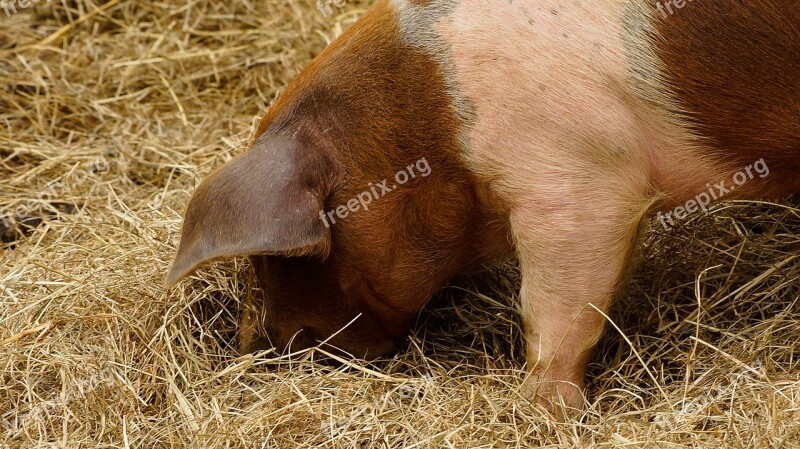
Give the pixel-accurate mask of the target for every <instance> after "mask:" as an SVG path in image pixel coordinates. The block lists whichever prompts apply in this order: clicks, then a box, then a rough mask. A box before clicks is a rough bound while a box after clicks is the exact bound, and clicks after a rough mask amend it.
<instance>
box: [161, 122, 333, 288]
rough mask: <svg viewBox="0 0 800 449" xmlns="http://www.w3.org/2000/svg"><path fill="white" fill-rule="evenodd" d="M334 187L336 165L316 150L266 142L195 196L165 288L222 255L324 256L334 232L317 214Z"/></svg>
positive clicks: (207, 182) (224, 168)
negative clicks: (334, 167) (330, 231)
mask: <svg viewBox="0 0 800 449" xmlns="http://www.w3.org/2000/svg"><path fill="white" fill-rule="evenodd" d="M332 184H333V163H332V161H331V160H330V159H329V158H328V157H326V156H325V155H324V154H322V153H321V152H320V151H319V150H317V149H316V148H308V147H307V146H305V145H303V144H302V143H300V142H298V141H296V140H294V139H288V138H282V137H267V136H262V137H261V138H260V139H259V140H258V141H257V142H256V144H255V146H254V147H253V149H252V150H250V151H248V152H247V153H245V154H242V155H241V156H238V157H237V158H235V159H233V160H232V161H230V162H228V163H227V164H225V165H223V166H222V167H220V168H219V169H217V170H216V171H214V172H213V173H212V174H211V175H209V176H208V178H206V179H205V180H204V181H203V182H202V183H201V184H200V186H199V187H198V188H197V190H196V191H195V192H194V194H193V195H192V198H191V200H190V201H189V206H188V207H187V209H186V214H185V216H184V220H183V231H182V235H181V242H180V245H179V247H178V254H177V256H176V257H175V261H174V262H173V264H172V269H171V270H170V271H169V274H168V275H167V286H168V287H172V286H173V285H175V284H176V283H177V282H178V281H180V280H181V279H182V278H184V277H185V276H187V275H189V274H190V273H191V272H192V271H194V270H195V269H197V268H198V267H199V266H200V265H202V264H203V263H205V262H208V261H211V260H213V259H218V258H222V257H232V256H240V255H251V254H276V255H277V254H285V255H306V254H320V255H326V254H327V251H328V248H329V247H330V233H329V232H328V230H327V227H326V226H325V225H324V224H323V223H322V220H321V219H320V211H321V210H323V207H324V202H325V198H326V197H327V196H328V194H329V193H330V191H331V188H332Z"/></svg>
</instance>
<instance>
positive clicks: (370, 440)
mask: <svg viewBox="0 0 800 449" xmlns="http://www.w3.org/2000/svg"><path fill="white" fill-rule="evenodd" d="M365 6H366V5H365V4H364V3H363V2H356V1H353V2H349V3H348V4H347V5H346V7H345V8H344V9H342V10H338V9H337V11H336V14H335V15H332V16H330V17H328V18H325V17H323V16H322V15H321V14H320V13H318V11H316V10H315V5H314V4H313V3H312V2H311V1H293V2H289V1H281V0H262V1H246V0H243V1H237V2H214V1H208V0H195V1H191V2H180V1H173V0H167V1H160V2H134V1H131V0H111V1H109V2H107V3H99V1H92V0H80V1H75V0H61V1H59V0H52V1H49V2H45V1H40V2H38V3H37V4H36V5H35V6H33V7H30V8H28V9H25V10H23V11H20V12H19V13H18V14H16V15H13V16H11V17H6V16H5V15H4V13H3V12H2V10H0V53H1V55H0V210H2V211H4V212H3V213H8V211H14V210H17V208H19V207H20V206H24V207H27V208H29V209H30V210H31V211H35V217H37V218H36V219H37V220H39V221H40V222H31V223H29V224H30V225H31V226H29V227H28V229H22V228H20V229H17V230H15V231H14V232H15V234H14V238H13V239H4V241H5V243H4V245H5V246H4V247H3V250H2V253H0V369H1V370H2V372H1V373H0V424H2V429H0V447H2V448H6V447H8V448H17V447H51V446H52V447H115V448H116V447H154V448H161V447H163V448H168V447H169V448H174V447H226V448H227V447H230V448H233V447H242V448H257V447H258V448H261V447H271V448H285V447H337V448H338V447H341V448H345V447H358V448H367V447H369V448H372V447H376V448H377V447H386V448H401V447H433V448H447V447H452V448H466V447H486V448H489V447H536V446H546V447H725V448H728V447H732V448H736V447H757V448H761V447H776V448H777V447H783V448H790V447H799V446H800V380H799V379H800V365H798V352H799V351H798V349H800V347H798V340H800V326H798V323H800V308H799V306H798V304H797V302H798V299H799V298H800V292H798V290H800V289H799V288H798V287H799V286H800V262H798V256H797V255H798V249H799V248H800V241H799V240H800V239H799V238H798V230H800V210H798V209H797V208H795V207H793V206H792V204H798V202H797V201H794V202H792V201H789V202H787V203H784V204H783V205H776V204H767V203H728V204H725V205H722V206H720V207H718V208H716V209H715V210H714V211H713V213H712V214H710V215H707V216H695V217H692V218H691V220H690V221H688V222H686V223H684V224H682V225H681V226H680V227H679V228H677V229H674V230H672V231H669V232H666V231H664V230H663V229H659V228H655V230H654V231H653V232H652V233H651V234H650V236H649V237H648V242H647V249H646V251H645V255H644V259H645V260H644V262H643V265H642V266H641V268H640V269H639V270H638V271H637V272H636V273H635V276H634V282H633V283H632V285H631V287H630V288H629V289H628V292H627V294H626V295H625V297H624V298H623V300H622V301H621V303H620V305H619V307H618V308H617V310H616V311H615V313H613V314H612V319H613V320H614V323H615V326H612V327H610V328H609V332H608V334H607V336H606V338H604V339H603V341H602V343H601V345H600V350H599V352H598V355H597V356H596V357H595V359H594V361H593V363H592V365H591V367H590V370H591V373H590V384H589V392H590V394H591V396H590V401H591V403H590V404H588V405H587V410H586V412H585V415H584V416H582V417H581V419H580V420H579V421H568V422H559V421H557V420H554V419H553V418H550V417H548V416H546V415H545V414H544V413H543V412H542V411H541V410H540V409H538V408H536V407H533V406H531V405H529V404H528V403H527V402H526V401H524V400H523V399H522V398H520V397H519V396H518V394H517V387H518V385H519V383H520V378H521V371H520V368H521V367H522V365H523V362H524V359H523V356H522V345H521V342H520V335H519V326H518V317H517V315H516V313H515V309H514V306H513V304H514V298H513V297H512V296H513V295H512V292H513V291H514V288H515V286H516V285H517V278H516V274H515V271H514V268H513V267H501V268H496V269H493V270H490V271H489V272H488V273H486V274H482V275H479V276H474V277H470V278H467V279H463V280H460V281H459V282H458V283H457V284H456V285H457V286H456V287H453V288H451V289H448V290H445V291H443V292H442V293H441V294H440V295H439V297H438V298H437V299H436V300H435V301H434V303H433V304H432V306H431V307H429V309H428V310H427V311H426V312H424V313H423V314H421V315H420V318H419V321H418V323H417V324H416V325H415V327H414V330H413V331H412V334H411V336H410V338H409V339H408V344H407V348H406V349H405V350H403V351H401V352H400V353H399V354H398V355H397V356H395V357H394V358H392V359H389V360H385V361H381V362H378V363H375V364H364V363H361V362H358V361H348V362H347V363H346V364H345V365H344V366H342V367H338V368H336V367H328V366H325V365H321V364H318V363H314V360H313V359H314V358H315V357H318V354H294V355H291V356H283V357H280V356H278V355H276V354H262V355H260V356H258V357H252V356H245V357H237V356H236V354H235V351H234V348H235V346H236V314H237V305H238V302H237V301H238V299H239V298H241V297H242V295H243V292H244V277H243V270H244V268H245V263H246V262H245V261H241V260H237V261H231V262H228V263H223V264H218V265H215V266H212V267H209V268H207V269H205V270H203V271H202V272H201V273H199V274H197V275H195V276H194V277H193V278H192V281H191V282H186V283H183V284H182V285H181V286H180V287H179V288H178V289H176V290H175V291H173V292H171V293H166V292H165V291H164V289H163V287H162V281H163V276H164V273H165V272H166V270H167V267H168V264H169V262H170V258H171V257H172V255H173V252H174V249H175V245H176V242H177V236H178V231H179V225H180V214H181V212H182V211H183V207H184V205H185V204H186V201H187V199H188V198H189V195H190V192H191V191H192V189H193V187H194V186H195V185H196V184H197V182H198V181H199V180H200V179H201V178H202V177H203V176H204V175H206V174H207V173H208V172H209V171H210V170H211V169H212V168H213V167H217V166H219V165H220V164H222V163H224V162H225V161H227V160H229V159H230V158H231V157H232V155H234V154H237V153H238V152H240V151H242V150H243V149H244V148H245V147H246V145H247V142H248V140H249V138H250V137H251V135H252V132H253V129H254V126H253V125H254V123H255V122H256V120H257V119H258V117H259V116H260V115H261V114H262V113H263V112H264V110H265V109H266V107H267V105H268V104H269V103H270V102H271V101H272V100H273V99H274V98H275V96H276V95H277V94H278V93H279V92H280V90H281V89H282V88H283V87H284V86H285V85H286V83H287V82H288V81H289V80H290V79H291V78H292V76H293V75H294V74H296V73H297V71H298V70H299V69H300V68H301V67H302V66H303V65H304V64H306V63H307V62H308V60H309V59H310V58H311V57H312V56H313V55H314V54H316V53H317V52H318V51H319V50H320V49H322V48H323V46H324V45H325V44H326V42H328V41H329V40H330V39H331V38H332V37H333V36H335V35H336V34H338V33H339V32H341V30H342V29H343V28H345V27H347V26H348V25H349V24H351V23H352V22H353V21H354V20H355V18H356V17H357V16H358V14H359V13H360V12H362V11H363V8H364V7H365ZM98 160H105V161H107V163H108V167H107V170H105V171H103V170H98V171H96V172H91V173H88V171H87V170H86V167H87V166H91V164H93V163H95V162H97V161H98ZM87 164H88V165H87ZM81 170H84V171H86V172H87V173H88V174H87V175H86V176H84V175H83V174H81V173H82V172H81ZM75 174H78V175H80V176H79V177H77V178H75V177H74V175H75ZM54 183H63V184H59V185H64V186H67V187H65V188H63V189H59V190H58V191H57V194H56V195H53V196H47V195H42V196H41V197H40V196H37V194H41V193H42V192H46V191H47V190H48V189H49V187H51V186H52V185H53V184H54ZM31 200H33V201H31ZM64 205H71V206H64ZM17 231H25V232H21V233H18V232H17ZM6 232H9V231H8V230H6ZM11 240H14V242H13V243H12V242H11Z"/></svg>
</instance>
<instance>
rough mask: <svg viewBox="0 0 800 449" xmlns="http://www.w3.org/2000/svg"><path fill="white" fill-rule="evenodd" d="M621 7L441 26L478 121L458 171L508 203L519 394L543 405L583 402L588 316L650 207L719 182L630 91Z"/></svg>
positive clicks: (533, 3)
mask: <svg viewBox="0 0 800 449" xmlns="http://www.w3.org/2000/svg"><path fill="white" fill-rule="evenodd" d="M624 8H625V6H624V2H619V1H616V0H601V1H595V2H563V1H559V0H524V1H520V0H516V1H514V2H508V1H505V0H496V1H486V0H464V1H462V2H460V3H459V5H458V6H457V8H456V10H455V12H454V14H453V15H452V16H451V17H450V18H448V19H447V20H443V21H441V22H439V23H438V24H437V30H438V32H439V33H440V34H441V36H443V38H444V39H445V41H446V42H447V43H448V44H449V45H451V46H452V53H453V55H454V56H453V57H452V60H451V64H452V66H453V67H452V70H453V72H454V81H455V84H456V85H457V86H458V88H459V89H460V92H461V94H462V95H464V96H465V97H467V98H469V99H470V100H471V101H472V104H473V105H474V107H475V110H476V112H477V120H476V122H475V124H474V126H473V127H472V128H471V130H470V134H469V137H470V143H471V148H470V151H469V153H468V155H467V156H466V160H467V163H468V164H469V166H470V167H471V168H472V169H473V170H474V171H475V172H476V173H478V174H480V175H483V176H485V177H490V178H491V179H493V183H492V184H491V185H492V188H493V190H494V192H495V193H496V194H497V195H498V196H499V197H500V198H502V199H503V200H504V201H505V202H506V203H507V204H508V205H509V206H510V216H511V226H512V232H513V236H514V241H515V244H516V249H517V255H518V256H519V259H520V263H521V269H522V273H523V285H522V290H521V294H520V296H521V302H522V311H523V321H524V325H525V330H526V340H527V343H528V354H527V355H528V363H529V368H531V369H532V373H533V375H532V376H531V378H530V379H529V382H528V383H527V385H528V386H529V387H530V389H531V391H530V392H531V393H537V392H538V396H539V397H540V399H542V401H543V402H545V403H547V404H548V405H552V402H551V401H558V402H560V401H563V403H564V404H565V405H569V406H577V405H578V404H579V403H580V402H582V394H581V390H582V387H583V377H584V371H585V366H586V363H587V360H588V358H589V356H590V354H591V350H592V348H593V347H594V345H595V344H596V342H597V340H598V339H599V337H600V335H601V333H602V331H603V325H604V321H605V318H604V317H603V316H602V314H600V313H598V310H599V311H602V312H606V311H607V310H608V308H609V305H610V304H611V300H612V298H613V296H614V294H615V291H616V290H617V287H618V284H619V282H620V281H621V279H622V277H623V273H624V271H625V268H626V265H627V262H628V260H629V258H630V256H631V253H632V252H633V250H634V245H635V244H636V242H637V235H638V233H639V230H640V227H641V226H642V223H643V222H644V220H643V219H644V218H645V217H647V215H648V213H651V212H652V210H653V207H652V206H653V205H654V204H657V203H665V204H666V203H671V202H673V201H679V202H680V201H684V200H685V198H689V197H691V196H693V195H694V194H696V192H698V191H702V190H704V189H705V188H704V187H703V186H705V183H706V182H708V181H709V180H713V179H722V178H723V177H722V173H723V172H722V171H721V170H720V169H719V168H717V167H713V166H711V165H710V164H707V163H704V162H703V159H702V158H701V157H699V156H697V154H700V150H699V147H698V146H696V145H695V144H694V142H693V139H692V137H691V136H690V135H689V133H688V132H686V131H685V130H684V129H683V128H682V127H681V126H679V125H678V124H676V120H672V119H671V117H670V116H669V113H668V112H667V111H666V110H665V109H659V108H656V107H654V106H651V104H652V103H649V102H647V101H645V98H643V96H644V95H647V94H648V93H647V92H643V91H642V90H640V89H637V88H636V87H635V84H634V82H633V80H632V79H631V75H630V73H631V66H632V64H633V63H632V61H631V60H630V58H629V57H628V56H626V52H625V45H626V43H625V42H624V41H623V39H624V36H625V32H624V31H623V28H622V19H621V17H623V13H624V12H625V11H624ZM497 23H502V24H504V29H503V32H502V33H498V32H496V30H495V26H496V24H497ZM629 39H631V40H633V41H634V45H637V43H636V42H635V39H636V37H635V36H629ZM629 45H630V44H629ZM486 55H491V58H490V60H488V59H487V56H486ZM520 55H525V57H520ZM637 63H638V64H643V65H644V66H646V67H653V68H654V67H656V64H655V63H654V62H652V61H647V60H646V59H644V58H643V60H642V61H638V62H637ZM653 95H656V94H653ZM652 99H653V100H656V101H657V100H659V98H652ZM514 102H516V103H514ZM687 162H690V164H687ZM687 167H690V168H688V169H687ZM678 173H680V176H677V174H678ZM587 206H588V207H587Z"/></svg>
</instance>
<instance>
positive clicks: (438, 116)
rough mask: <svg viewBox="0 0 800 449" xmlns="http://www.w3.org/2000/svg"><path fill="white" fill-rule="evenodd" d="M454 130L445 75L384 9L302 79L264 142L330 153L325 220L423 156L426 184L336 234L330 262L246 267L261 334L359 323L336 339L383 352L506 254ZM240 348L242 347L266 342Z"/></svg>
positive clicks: (286, 334)
mask: <svg viewBox="0 0 800 449" xmlns="http://www.w3.org/2000/svg"><path fill="white" fill-rule="evenodd" d="M460 129H461V121H460V119H459V118H458V116H457V115H456V113H455V110H454V107H453V102H452V98H451V97H450V96H449V95H448V93H447V90H446V86H445V83H444V76H443V74H442V70H441V67H440V66H439V64H438V63H437V62H436V61H435V59H434V58H433V57H432V56H431V55H429V54H426V53H425V52H424V51H423V50H421V49H419V48H418V47H414V46H412V45H409V44H408V43H406V42H405V41H404V40H403V37H402V36H401V31H400V29H399V27H398V20H397V17H396V12H395V10H394V9H393V7H392V6H391V4H390V2H388V1H382V2H380V3H379V4H377V5H376V6H375V7H374V8H373V9H371V10H370V11H369V12H368V13H367V14H366V15H365V16H364V17H363V18H362V19H361V20H360V21H359V22H358V23H356V24H355V25H353V27H352V28H350V29H349V30H348V31H347V32H346V33H345V34H344V35H342V36H341V38H339V39H338V40H337V41H335V42H334V43H333V44H331V46H330V47H328V48H327V49H326V50H325V51H324V52H323V53H322V54H320V56H319V57H318V58H317V59H315V60H314V61H313V62H312V63H311V64H310V65H309V66H308V67H307V68H306V69H305V70H304V71H303V72H302V73H301V74H300V75H299V76H298V77H297V79H296V80H295V81H294V82H293V83H292V84H291V85H290V86H289V87H288V88H287V90H286V91H285V92H284V94H283V95H282V96H281V98H280V99H279V100H278V101H277V102H276V104H275V105H274V106H273V107H272V108H271V109H270V111H269V112H268V113H267V115H266V116H265V117H264V119H263V120H262V122H261V125H260V127H259V131H258V132H259V134H262V133H263V134H265V135H273V134H275V135H278V134H280V135H297V136H302V137H303V139H304V140H305V141H309V142H313V143H314V144H315V145H316V146H318V147H320V148H323V149H324V152H325V153H330V154H332V155H333V158H334V159H335V160H336V161H337V163H338V165H339V170H338V171H337V172H336V174H335V182H334V184H335V188H334V190H333V192H332V194H331V195H330V196H329V197H328V199H327V201H326V205H325V210H326V211H327V210H330V209H332V208H335V207H336V206H337V205H341V204H345V203H346V202H347V201H348V200H350V199H352V198H355V197H356V196H357V195H358V194H359V193H361V192H363V191H367V190H368V189H369V186H370V185H371V183H377V182H380V181H381V180H383V179H388V181H389V182H388V184H389V185H390V186H391V185H393V184H395V181H394V179H393V177H394V175H395V173H396V172H398V171H399V170H403V169H404V168H406V167H407V166H408V165H409V164H412V163H414V162H415V161H418V160H420V159H421V158H425V159H426V160H427V162H428V164H429V165H430V168H431V174H430V176H428V177H425V178H422V177H420V176H417V177H416V178H415V179H412V180H411V181H410V182H409V183H408V184H405V185H403V186H397V187H396V188H395V189H394V190H393V191H392V192H390V193H388V194H387V195H386V196H385V197H381V198H378V199H377V200H375V201H374V202H373V203H372V204H371V205H370V208H369V210H368V211H359V212H356V213H353V214H351V215H350V216H348V217H347V218H346V219H343V220H340V221H338V222H337V223H336V224H335V225H333V226H332V227H331V229H330V231H331V242H332V248H331V253H330V254H331V255H330V257H329V258H328V259H326V260H325V261H324V262H323V261H319V260H316V259H303V258H294V259H292V258H285V257H283V258H282V257H268V256H254V257H252V262H253V266H254V270H255V271H254V273H255V279H256V282H257V285H254V287H256V288H257V289H259V290H260V291H262V292H263V295H264V297H263V298H262V299H259V298H256V300H257V302H261V303H262V304H259V305H257V307H260V308H263V310H264V311H265V316H263V317H262V320H261V321H262V329H261V332H260V333H262V334H269V335H270V338H272V339H273V340H274V341H273V344H278V345H280V344H285V343H286V342H288V340H290V339H291V338H292V337H293V336H294V335H295V334H296V332H297V331H298V330H300V329H306V328H314V329H316V331H315V332H316V334H315V337H316V339H321V338H324V337H326V336H327V335H330V334H331V333H332V332H335V331H336V330H338V328H339V327H340V326H342V325H344V324H346V323H347V322H348V321H350V320H351V319H352V318H354V317H355V316H356V315H357V314H358V313H362V314H363V315H362V318H361V319H359V321H357V323H356V324H355V325H354V326H352V327H351V328H349V330H348V332H345V333H342V334H340V336H339V337H337V341H336V342H335V343H339V344H340V345H341V346H342V347H343V348H344V349H352V350H353V351H359V352H361V353H360V354H358V355H364V352H367V351H368V352H369V353H370V355H377V354H373V350H374V349H375V348H380V349H381V350H383V349H385V347H386V344H385V340H386V339H388V338H396V337H398V336H400V335H401V334H402V333H403V332H404V331H405V330H406V328H407V326H408V324H409V323H410V320H411V319H412V317H413V316H414V315H415V314H416V313H417V312H418V311H419V310H420V309H421V308H422V307H423V306H424V305H425V303H426V302H427V301H428V299H430V297H431V296H432V295H433V293H434V292H435V291H436V290H437V289H438V288H439V287H440V286H442V285H443V284H444V283H445V282H447V281H448V280H449V279H450V278H451V277H452V276H453V275H455V274H457V273H459V272H462V271H465V270H468V269H470V268H472V267H474V266H476V265H477V264H479V263H481V262H483V261H485V260H487V259H491V258H495V257H498V256H501V255H505V254H507V253H509V252H510V251H511V247H510V244H509V241H508V238H507V220H506V219H505V218H504V217H503V215H502V214H501V213H499V212H497V211H493V210H490V209H487V208H485V207H484V205H483V204H482V203H481V202H480V198H482V195H483V193H482V191H483V190H482V188H481V187H480V186H478V185H476V183H475V180H474V179H473V178H472V175H471V174H470V173H469V171H468V170H467V169H466V168H465V167H464V166H463V165H462V163H461V162H460V157H459V156H460V151H461V148H460V141H459V132H460ZM274 272H275V273H276V272H281V273H283V274H282V275H281V276H277V277H276V276H275V275H273V274H271V273H274ZM286 311H294V312H292V313H289V314H288V315H287V314H286V313H285V312H286ZM278 316H281V317H282V318H276V317H278ZM289 316H291V317H293V318H288V317H289ZM295 338H296V339H297V337H295ZM247 341H249V342H250V343H249V344H250V345H251V346H250V347H245V348H243V350H245V351H247V350H250V349H253V348H257V347H260V346H263V345H264V342H263V341H261V342H259V341H258V339H253V338H248V339H247ZM295 341H297V340H295ZM355 341H358V342H359V343H358V344H355ZM370 342H372V344H371V343H370ZM305 343H308V341H306V342H305ZM378 352H381V351H378Z"/></svg>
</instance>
